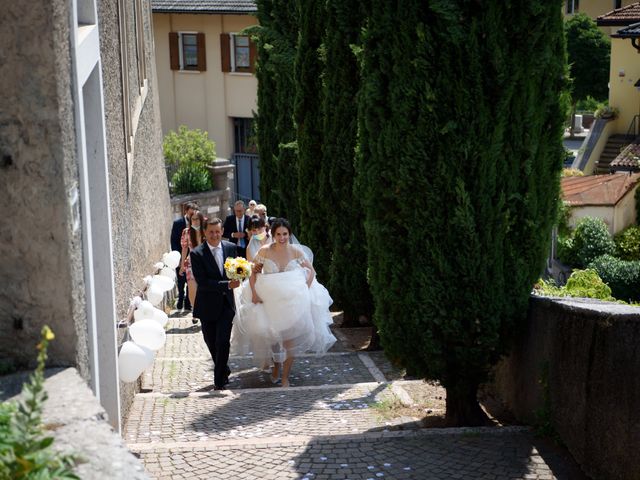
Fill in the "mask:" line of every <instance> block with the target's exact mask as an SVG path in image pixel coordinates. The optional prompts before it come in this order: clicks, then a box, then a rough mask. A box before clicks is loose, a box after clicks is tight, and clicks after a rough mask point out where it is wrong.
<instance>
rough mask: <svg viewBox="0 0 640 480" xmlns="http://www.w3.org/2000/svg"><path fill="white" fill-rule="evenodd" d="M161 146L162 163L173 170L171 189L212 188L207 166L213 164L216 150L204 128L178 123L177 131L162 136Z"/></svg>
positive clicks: (194, 190) (190, 191)
mask: <svg viewBox="0 0 640 480" xmlns="http://www.w3.org/2000/svg"><path fill="white" fill-rule="evenodd" d="M162 148H163V152H164V158H165V163H166V164H167V165H168V166H170V167H171V168H172V169H174V170H175V173H174V174H173V176H172V178H171V187H172V193H174V194H181V193H195V192H203V191H206V190H211V186H212V181H213V178H212V176H211V172H210V171H209V170H208V169H207V166H208V165H213V162H214V161H215V159H216V151H215V143H214V142H212V141H211V140H209V135H208V134H207V132H203V131H202V130H200V129H195V130H189V129H188V128H187V127H185V126H184V125H181V126H180V127H179V128H178V132H169V133H168V134H167V136H166V137H164V142H163V145H162Z"/></svg>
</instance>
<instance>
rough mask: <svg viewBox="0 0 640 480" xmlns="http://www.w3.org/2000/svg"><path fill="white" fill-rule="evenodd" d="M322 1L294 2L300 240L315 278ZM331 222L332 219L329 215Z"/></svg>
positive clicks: (320, 227)
mask: <svg viewBox="0 0 640 480" xmlns="http://www.w3.org/2000/svg"><path fill="white" fill-rule="evenodd" d="M325 1H326V0H298V1H297V2H296V3H297V5H298V12H299V23H298V25H299V31H300V33H299V35H298V44H297V52H296V61H295V106H294V118H295V123H296V136H297V140H298V200H299V205H300V238H301V241H302V242H303V243H305V244H306V245H309V247H311V249H312V250H313V251H314V255H315V257H316V260H315V262H314V265H315V268H316V271H317V273H318V277H319V278H320V279H321V280H323V279H325V278H326V270H327V267H328V265H329V248H330V243H329V242H328V236H327V221H328V220H329V215H328V212H329V210H328V208H325V207H326V206H327V202H326V199H325V198H323V197H322V194H321V191H322V185H323V183H325V182H326V179H327V174H328V172H327V169H326V168H325V165H324V164H323V161H322V141H323V135H322V125H323V123H322V72H323V64H322V61H321V59H320V54H321V52H320V50H321V46H322V37H323V33H324V19H325V9H324V6H325ZM331 216H332V218H334V221H336V220H337V219H335V216H334V215H333V213H331Z"/></svg>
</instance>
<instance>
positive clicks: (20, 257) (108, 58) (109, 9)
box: [0, 0, 171, 430]
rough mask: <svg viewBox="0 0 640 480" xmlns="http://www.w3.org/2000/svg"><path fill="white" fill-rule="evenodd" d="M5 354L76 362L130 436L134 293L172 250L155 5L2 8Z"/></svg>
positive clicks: (0, 245) (84, 1)
mask: <svg viewBox="0 0 640 480" xmlns="http://www.w3.org/2000/svg"><path fill="white" fill-rule="evenodd" d="M3 7H4V8H3V15H2V17H1V19H0V42H2V46H3V48H2V52H1V53H0V58H1V61H0V86H1V88H2V91H3V98H2V101H1V102H2V103H1V108H0V158H1V159H2V160H1V161H0V191H2V192H3V193H4V195H2V197H1V199H0V204H1V205H2V211H3V212H4V219H3V222H2V223H1V224H0V238H2V242H0V254H1V255H2V258H3V261H2V262H0V276H1V278H2V283H3V286H4V288H2V289H0V328H1V329H2V331H3V332H4V334H3V335H0V359H2V360H3V361H4V362H6V363H8V364H12V365H13V366H15V367H16V368H22V367H28V366H30V365H31V364H32V363H33V362H34V361H35V356H36V354H35V345H36V344H37V343H38V340H39V332H40V329H41V327H42V326H43V325H44V324H48V325H49V326H50V327H51V328H52V329H53V331H54V332H55V334H56V339H55V341H54V342H52V344H51V347H50V355H49V364H50V365H51V366H73V367H76V368H77V369H78V371H79V372H80V374H81V376H82V377H83V378H84V379H85V381H86V382H87V383H88V384H89V386H90V387H91V388H92V390H93V392H94V394H95V395H96V397H97V398H98V399H99V400H100V402H101V404H102V405H103V406H104V408H105V410H106V411H107V413H108V414H109V419H110V422H111V424H112V425H113V426H114V427H115V428H116V429H117V430H119V426H120V422H121V419H122V417H123V415H124V414H125V413H126V408H127V404H128V401H129V399H130V398H132V396H133V388H134V387H133V386H132V385H122V384H121V383H120V382H119V379H118V372H117V352H118V346H119V344H120V342H121V341H122V335H123V333H122V330H120V329H118V327H117V324H118V322H119V321H120V320H122V319H123V318H125V317H126V315H127V311H128V309H129V303H130V299H131V297H132V296H133V295H135V294H136V293H137V292H139V290H140V289H141V287H142V278H143V277H144V276H145V275H148V274H149V273H151V272H152V271H153V265H154V263H155V262H157V261H158V260H159V259H160V258H161V256H162V253H163V252H165V251H167V250H168V248H169V230H170V227H171V213H170V203H169V194H168V188H167V182H166V176H165V172H164V166H163V158H162V148H161V146H162V133H161V128H160V112H159V108H158V92H157V90H156V84H157V82H156V75H155V63H154V61H153V58H154V51H153V32H152V21H151V7H150V3H149V0H133V1H127V0H118V1H115V2H98V1H97V0H73V1H69V2H68V1H63V0H52V1H46V2H45V1H36V2H29V3H24V2H4V4H3Z"/></svg>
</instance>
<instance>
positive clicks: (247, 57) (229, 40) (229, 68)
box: [220, 33, 256, 73]
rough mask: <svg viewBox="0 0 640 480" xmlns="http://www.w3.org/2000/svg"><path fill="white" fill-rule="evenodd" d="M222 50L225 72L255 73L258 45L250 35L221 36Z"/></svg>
mask: <svg viewBox="0 0 640 480" xmlns="http://www.w3.org/2000/svg"><path fill="white" fill-rule="evenodd" d="M220 50H221V56H222V71H223V72H248V73H252V72H254V71H255V61H256V45H255V43H253V42H252V41H251V39H250V38H249V36H248V35H238V34H235V33H223V34H221V35H220Z"/></svg>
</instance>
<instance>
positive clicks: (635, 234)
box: [613, 225, 640, 260]
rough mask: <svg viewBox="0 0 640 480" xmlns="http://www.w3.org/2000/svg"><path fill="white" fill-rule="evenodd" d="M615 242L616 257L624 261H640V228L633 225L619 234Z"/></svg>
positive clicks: (614, 239)
mask: <svg viewBox="0 0 640 480" xmlns="http://www.w3.org/2000/svg"><path fill="white" fill-rule="evenodd" d="M613 241H614V242H615V244H616V257H618V258H620V259H622V260H640V227H639V226H637V225H631V226H630V227H627V228H625V229H624V230H623V231H622V232H619V233H618V234H617V235H616V236H615V237H614V238H613Z"/></svg>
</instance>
